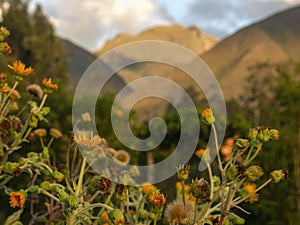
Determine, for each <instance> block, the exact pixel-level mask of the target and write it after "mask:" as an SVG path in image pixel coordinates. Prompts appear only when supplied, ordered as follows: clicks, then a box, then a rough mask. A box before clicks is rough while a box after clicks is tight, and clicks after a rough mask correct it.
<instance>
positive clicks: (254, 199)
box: [244, 183, 258, 203]
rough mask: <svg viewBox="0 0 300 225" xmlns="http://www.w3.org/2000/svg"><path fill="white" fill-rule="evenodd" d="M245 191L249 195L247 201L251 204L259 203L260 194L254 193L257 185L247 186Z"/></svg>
mask: <svg viewBox="0 0 300 225" xmlns="http://www.w3.org/2000/svg"><path fill="white" fill-rule="evenodd" d="M244 190H245V191H246V192H247V193H248V194H249V198H248V199H247V201H249V202H250V203H253V202H257V201H258V194H256V193H253V192H254V191H255V190H256V184H250V183H249V184H245V185H244Z"/></svg>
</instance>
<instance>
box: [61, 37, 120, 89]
mask: <svg viewBox="0 0 300 225" xmlns="http://www.w3.org/2000/svg"><path fill="white" fill-rule="evenodd" d="M61 43H62V46H63V50H64V52H65V54H66V58H67V59H68V62H67V63H68V70H69V74H70V77H71V82H70V85H71V86H73V87H74V88H76V86H77V84H78V82H79V80H80V78H81V76H82V75H83V74H84V72H85V71H86V69H87V68H88V67H89V66H90V65H91V64H92V63H93V62H94V61H95V60H96V59H97V57H96V56H95V55H93V54H92V53H90V52H88V51H86V50H85V49H83V48H81V47H79V46H77V45H75V44H74V43H72V42H71V41H68V40H65V39H61ZM124 86H125V82H124V80H123V79H122V78H121V77H120V76H119V75H118V74H114V76H112V78H111V79H109V81H108V82H107V84H106V86H105V88H104V90H103V91H104V92H118V91H119V90H121V88H123V87H124Z"/></svg>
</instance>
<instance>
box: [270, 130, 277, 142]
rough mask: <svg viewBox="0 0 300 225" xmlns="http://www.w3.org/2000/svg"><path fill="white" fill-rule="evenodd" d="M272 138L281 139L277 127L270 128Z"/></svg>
mask: <svg viewBox="0 0 300 225" xmlns="http://www.w3.org/2000/svg"><path fill="white" fill-rule="evenodd" d="M270 135H271V140H278V139H279V131H278V130H276V129H271V130H270Z"/></svg>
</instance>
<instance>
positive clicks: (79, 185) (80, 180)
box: [75, 157, 86, 197]
mask: <svg viewBox="0 0 300 225" xmlns="http://www.w3.org/2000/svg"><path fill="white" fill-rule="evenodd" d="M85 166H86V159H85V158H84V157H83V161H82V164H81V169H80V174H79V179H78V184H77V187H76V191H75V195H76V196H77V197H78V196H79V193H80V190H81V188H82V182H83V175H84V169H85Z"/></svg>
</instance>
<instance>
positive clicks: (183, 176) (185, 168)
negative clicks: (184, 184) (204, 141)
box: [177, 164, 191, 181]
mask: <svg viewBox="0 0 300 225" xmlns="http://www.w3.org/2000/svg"><path fill="white" fill-rule="evenodd" d="M190 171H191V166H190V165H189V164H186V165H182V166H180V168H179V169H178V170H177V178H178V180H180V181H185V180H187V179H188V178H189V174H190Z"/></svg>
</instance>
